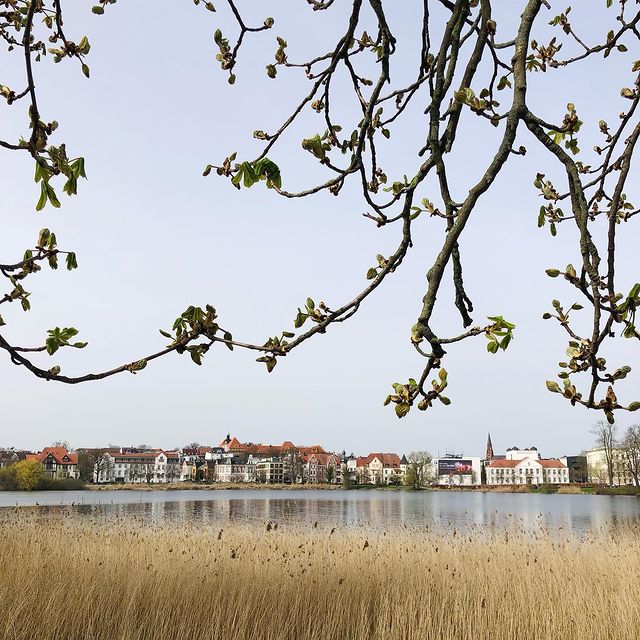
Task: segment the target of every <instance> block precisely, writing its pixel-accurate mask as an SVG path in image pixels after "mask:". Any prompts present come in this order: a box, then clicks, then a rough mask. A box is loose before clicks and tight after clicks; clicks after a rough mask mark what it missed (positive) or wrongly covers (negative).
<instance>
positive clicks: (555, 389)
mask: <svg viewBox="0 0 640 640" xmlns="http://www.w3.org/2000/svg"><path fill="white" fill-rule="evenodd" d="M545 384H546V385H547V389H549V391H551V392H552V393H560V385H559V384H558V383H557V382H555V381H554V380H547V382H546V383H545Z"/></svg>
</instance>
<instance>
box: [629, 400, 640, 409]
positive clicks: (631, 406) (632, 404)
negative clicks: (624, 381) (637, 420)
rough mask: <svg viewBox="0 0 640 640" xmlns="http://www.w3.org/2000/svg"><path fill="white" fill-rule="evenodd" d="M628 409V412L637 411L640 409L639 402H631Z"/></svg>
mask: <svg viewBox="0 0 640 640" xmlns="http://www.w3.org/2000/svg"><path fill="white" fill-rule="evenodd" d="M628 408H629V411H637V410H638V409H640V402H637V401H636V402H632V403H631V404H630V405H629V407H628Z"/></svg>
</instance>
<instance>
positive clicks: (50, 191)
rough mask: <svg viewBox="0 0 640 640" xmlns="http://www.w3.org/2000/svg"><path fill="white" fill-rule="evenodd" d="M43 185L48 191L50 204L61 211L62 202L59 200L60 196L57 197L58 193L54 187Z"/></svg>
mask: <svg viewBox="0 0 640 640" xmlns="http://www.w3.org/2000/svg"><path fill="white" fill-rule="evenodd" d="M42 184H44V185H45V188H46V189H47V197H48V198H49V202H50V203H51V204H52V205H53V206H54V207H55V208H56V209H59V208H60V200H58V196H57V195H56V192H55V191H54V189H53V187H52V186H51V185H50V184H48V183H46V182H43V183H42Z"/></svg>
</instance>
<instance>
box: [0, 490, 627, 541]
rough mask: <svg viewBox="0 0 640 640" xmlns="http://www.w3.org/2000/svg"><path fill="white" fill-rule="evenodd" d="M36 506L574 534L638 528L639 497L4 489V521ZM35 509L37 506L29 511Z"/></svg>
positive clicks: (130, 514) (186, 517)
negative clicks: (18, 510) (549, 530)
mask: <svg viewBox="0 0 640 640" xmlns="http://www.w3.org/2000/svg"><path fill="white" fill-rule="evenodd" d="M16 506H20V507H34V506H35V507H36V509H37V510H38V512H39V513H41V514H42V515H43V516H45V517H46V515H48V514H51V515H54V514H59V513H60V512H64V513H65V514H67V515H72V516H74V517H78V518H80V519H82V518H83V517H91V518H105V519H110V518H136V519H141V520H144V521H148V522H152V523H157V524H160V523H162V522H190V523H198V522H200V523H205V524H217V523H224V522H245V523H246V522H248V523H252V522H255V523H263V522H267V521H271V522H283V523H284V522H287V523H293V524H302V525H308V524H312V523H314V522H318V523H321V524H325V525H347V526H349V525H356V526H358V525H359V526H366V525H371V526H375V527H383V528H397V527H402V526H425V525H428V526H430V527H436V528H438V527H457V528H466V527H479V528H491V527H493V526H498V527H500V528H504V527H505V526H507V525H511V524H513V526H518V527H525V528H527V529H531V530H536V529H538V528H540V527H543V526H547V527H549V528H552V529H558V528H563V529H568V530H571V531H575V532H576V533H585V532H588V531H590V530H611V529H615V528H618V527H621V526H637V525H640V499H638V498H634V497H627V496H588V495H544V494H515V493H513V494H510V493H465V492H447V491H423V492H417V493H414V492H405V491H342V490H335V491H331V490H269V489H264V490H262V489H261V490H251V489H241V490H202V491H186V490H185V491H183V490H176V491H65V492H48V491H47V492H32V493H21V492H0V507H4V508H0V517H1V518H13V517H15V516H16V511H15V509H11V508H9V507H16ZM28 510H29V511H32V509H28Z"/></svg>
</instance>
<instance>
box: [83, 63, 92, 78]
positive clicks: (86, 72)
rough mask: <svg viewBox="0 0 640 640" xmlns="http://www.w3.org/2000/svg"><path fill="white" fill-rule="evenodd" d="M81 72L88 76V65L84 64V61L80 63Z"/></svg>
mask: <svg viewBox="0 0 640 640" xmlns="http://www.w3.org/2000/svg"><path fill="white" fill-rule="evenodd" d="M82 73H84V75H85V76H86V77H87V78H88V77H89V75H90V71H89V65H87V64H85V63H84V62H83V63H82Z"/></svg>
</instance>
